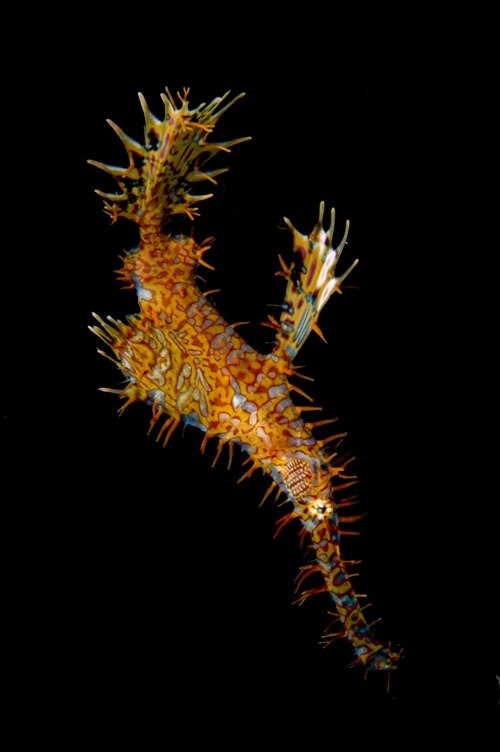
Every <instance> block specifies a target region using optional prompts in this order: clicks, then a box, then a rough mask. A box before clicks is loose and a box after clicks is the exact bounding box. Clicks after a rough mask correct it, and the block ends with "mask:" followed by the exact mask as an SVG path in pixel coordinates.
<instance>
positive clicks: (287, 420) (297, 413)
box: [89, 90, 399, 670]
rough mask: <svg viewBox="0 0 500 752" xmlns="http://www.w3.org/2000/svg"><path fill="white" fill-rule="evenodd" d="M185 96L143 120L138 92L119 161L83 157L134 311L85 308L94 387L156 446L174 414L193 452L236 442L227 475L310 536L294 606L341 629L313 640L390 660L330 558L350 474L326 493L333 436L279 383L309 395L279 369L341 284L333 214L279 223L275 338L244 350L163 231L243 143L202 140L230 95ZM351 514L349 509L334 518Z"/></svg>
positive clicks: (192, 253)
mask: <svg viewBox="0 0 500 752" xmlns="http://www.w3.org/2000/svg"><path fill="white" fill-rule="evenodd" d="M187 93H188V92H187V91H186V90H185V91H184V96H183V97H181V96H180V95H179V97H180V99H181V105H182V106H181V107H180V108H179V109H176V105H175V103H174V100H173V97H172V96H171V95H170V93H169V92H168V90H167V96H165V95H162V97H163V101H164V103H165V118H164V120H163V121H160V120H158V119H157V118H155V116H154V115H152V113H151V112H150V111H149V109H148V107H147V105H146V103H145V100H144V98H143V97H142V96H141V95H140V99H141V104H142V106H143V110H144V114H145V121H146V125H145V143H144V145H142V144H139V143H138V142H136V141H134V140H133V139H131V138H129V137H128V136H126V134H124V133H123V131H121V129H119V128H118V127H117V126H115V125H114V124H112V126H113V128H114V129H115V130H116V132H117V133H118V135H119V136H120V138H121V139H122V141H123V143H124V145H125V147H126V149H127V153H128V155H129V166H128V167H126V168H118V167H111V166H107V165H104V164H102V163H100V162H94V161H91V164H94V165H95V166H97V167H99V168H100V169H103V170H105V171H106V172H108V173H109V174H111V175H113V177H114V178H115V179H116V180H117V182H118V183H119V185H120V187H121V189H122V193H121V194H106V193H102V192H100V191H97V192H98V193H99V194H100V195H102V196H103V197H104V198H105V204H106V209H105V211H106V212H107V213H108V214H109V215H110V216H111V217H112V218H113V221H115V220H116V219H117V218H118V217H120V216H122V217H125V218H127V219H129V220H132V221H135V222H136V223H137V225H138V227H139V233H140V243H139V246H138V247H137V248H134V249H132V250H131V251H130V252H129V253H128V254H127V255H126V257H125V258H124V266H123V269H121V270H120V272H119V274H120V278H121V279H122V280H124V281H126V282H128V283H129V285H133V286H134V287H135V289H136V291H137V296H138V301H139V306H140V313H139V314H135V315H131V316H128V317H127V321H126V322H125V323H123V322H121V321H114V320H113V319H110V317H108V320H109V321H110V322H111V325H110V324H109V323H107V322H105V321H103V320H102V319H100V318H99V317H98V316H97V315H96V314H94V316H95V317H96V318H97V319H98V321H99V322H100V324H101V327H102V328H99V327H94V328H93V329H92V331H93V332H94V333H95V334H97V335H98V336H99V337H100V338H101V339H102V340H103V341H104V342H105V343H106V344H107V345H108V347H109V348H110V349H111V350H112V352H113V355H114V358H113V360H114V361H115V362H116V363H117V365H118V366H119V368H120V369H121V371H122V372H123V373H124V374H125V376H126V378H127V380H128V383H127V385H126V387H125V388H124V389H123V390H121V391H119V390H113V389H105V390H103V391H111V392H116V393H118V394H119V395H120V397H121V398H122V399H125V400H126V402H125V404H124V405H123V407H122V408H121V409H122V410H123V409H124V408H125V407H126V406H127V405H129V404H131V403H132V402H135V401H137V400H140V401H142V402H145V403H146V404H148V405H151V406H152V410H153V417H152V420H151V427H150V430H152V429H157V430H158V437H157V440H158V439H159V438H161V439H162V440H163V441H164V444H166V443H167V441H168V440H169V438H170V436H171V434H172V432H173V431H174V430H175V428H176V427H177V425H179V423H181V422H184V423H188V424H190V425H193V426H197V427H198V428H200V429H201V430H202V431H203V432H204V434H205V435H204V437H203V442H202V449H204V447H205V445H206V442H207V441H208V439H209V438H216V439H217V440H218V449H217V455H216V458H215V461H214V464H215V462H216V461H217V459H218V457H219V455H220V453H221V450H222V447H223V445H224V444H225V443H228V444H229V448H230V456H232V449H233V446H234V444H237V445H239V446H240V447H241V448H242V449H244V450H245V451H246V452H247V453H248V454H249V459H248V462H250V463H251V464H250V467H249V469H248V470H247V471H246V472H245V473H244V475H243V476H242V478H240V480H243V478H245V477H247V476H248V475H250V474H251V473H252V472H254V471H255V470H256V469H258V468H260V469H262V470H263V471H264V472H265V473H267V474H268V475H269V476H270V477H271V479H272V484H271V488H270V489H269V491H268V493H267V494H266V496H265V497H264V498H266V497H267V495H268V494H269V492H270V491H271V490H272V488H274V487H276V486H278V487H279V489H280V490H281V491H283V492H284V493H286V495H287V497H288V499H289V500H290V501H291V502H292V504H293V511H291V512H290V513H289V514H287V515H286V516H285V518H283V519H284V522H283V524H286V523H287V522H288V521H290V520H291V519H294V518H298V519H299V520H300V522H301V524H302V526H303V532H304V534H308V535H309V537H310V543H309V547H310V548H311V550H312V551H314V554H315V556H316V563H315V564H309V565H306V566H305V567H303V568H302V570H303V571H302V577H301V580H300V582H299V587H300V585H301V582H302V580H303V579H304V578H305V577H308V576H309V575H311V574H313V573H315V572H317V573H321V575H322V576H323V582H324V584H323V585H322V586H321V587H315V588H312V589H311V590H309V591H304V592H302V593H301V595H300V598H299V600H298V602H299V603H302V602H303V601H304V600H305V599H306V598H307V597H308V596H309V595H312V594H314V593H319V592H328V593H330V595H331V597H332V599H333V601H334V603H335V606H336V609H337V613H338V621H339V622H340V624H341V630H340V631H339V632H336V633H335V634H326V635H324V636H323V640H324V644H325V646H326V645H328V644H330V642H333V641H334V640H335V639H339V638H340V637H346V638H347V639H348V640H349V641H350V643H351V645H352V646H353V648H354V651H355V653H356V656H357V658H356V661H355V662H356V663H361V664H362V665H363V666H364V667H365V668H366V669H367V670H380V669H390V668H393V667H394V663H395V661H397V659H398V658H399V655H398V654H396V653H393V652H391V651H390V650H389V649H386V648H384V647H383V646H382V645H381V644H380V643H379V642H378V641H377V640H376V638H375V637H374V635H373V634H372V632H371V631H370V628H369V626H368V625H367V623H366V621H365V618H364V616H363V613H362V611H361V608H360V606H359V603H358V599H357V597H356V594H355V593H354V591H353V588H352V585H351V582H350V580H349V577H348V575H347V572H346V569H347V567H348V566H349V564H352V563H353V562H344V561H343V560H342V558H341V555H340V550H339V543H340V535H341V533H340V532H339V517H338V514H337V510H338V508H339V507H342V506H348V505H349V504H351V503H354V502H352V501H349V500H347V501H344V502H341V503H340V504H336V503H335V501H334V497H333V494H334V491H335V490H340V489H342V488H345V487H347V486H349V485H351V482H348V483H344V484H341V485H340V486H336V487H334V486H333V482H332V481H333V478H334V477H335V476H338V477H339V478H341V479H343V478H350V477H353V476H347V475H345V474H344V471H345V465H343V464H342V463H341V462H337V463H335V462H333V460H334V458H335V457H336V453H334V454H332V455H331V456H330V457H328V456H327V453H326V452H325V451H324V449H323V446H324V445H325V444H326V443H327V442H328V443H330V442H332V441H333V440H336V439H341V437H342V436H344V435H345V434H338V435H336V436H331V437H329V438H328V439H325V440H318V439H316V438H315V437H314V435H313V431H312V428H313V427H314V426H316V425H320V424H323V423H329V422H332V421H320V422H319V423H313V424H308V423H306V422H305V421H304V420H303V419H302V416H301V413H302V412H303V411H304V410H305V409H307V408H305V407H297V406H296V405H295V404H294V403H293V400H292V398H291V391H293V390H294V391H297V392H298V393H300V394H301V395H303V397H304V398H306V399H310V398H308V397H307V395H306V394H305V393H304V392H302V390H301V389H299V388H298V387H296V386H294V385H292V384H291V383H290V382H289V377H290V376H291V375H295V376H299V375H300V374H299V373H298V372H297V371H294V369H293V367H292V361H293V359H294V357H295V356H296V354H297V352H298V351H299V350H300V348H301V347H302V345H303V344H304V342H305V340H306V339H307V336H308V335H309V333H310V332H311V331H316V332H317V333H318V334H319V335H320V336H322V335H321V331H320V330H319V327H318V325H317V319H318V316H319V312H320V310H321V309H322V308H323V306H324V305H325V303H326V302H327V300H328V299H329V298H330V296H331V295H332V294H333V292H335V291H337V292H340V284H341V282H342V281H343V279H345V277H346V276H347V274H348V273H349V271H350V269H349V270H348V271H347V272H346V273H345V274H344V275H342V276H341V277H338V278H337V277H335V276H334V270H335V266H336V263H337V261H338V258H339V256H340V253H341V251H342V248H343V247H344V244H345V241H346V237H347V229H346V233H345V235H344V238H343V240H342V243H341V244H340V245H339V246H338V248H336V249H334V248H333V246H332V242H331V240H332V235H333V226H334V213H333V211H332V221H331V225H330V229H329V230H328V232H325V230H323V227H322V219H323V211H324V206H323V204H321V206H320V215H319V220H318V222H317V224H316V225H315V227H314V229H313V231H312V233H311V234H310V235H309V236H304V235H301V234H300V233H299V232H298V231H297V230H295V228H294V227H293V225H292V224H291V222H290V221H289V220H287V219H285V221H286V222H287V224H288V225H289V227H290V229H291V231H292V235H293V242H294V251H295V253H294V258H295V259H296V261H295V262H294V263H293V264H292V265H291V267H290V268H287V267H286V265H285V264H284V262H283V261H282V260H281V259H280V261H281V265H282V269H283V271H282V272H280V273H281V274H283V276H285V277H286V278H287V280H288V284H287V291H286V296H285V302H284V304H283V309H282V314H281V318H280V321H279V322H278V321H276V320H275V319H274V318H273V317H269V319H270V322H269V323H268V324H267V326H270V327H271V328H273V329H274V330H275V332H276V342H275V346H274V349H273V350H272V352H270V353H269V354H266V355H264V354H261V353H259V352H257V351H256V350H255V349H253V348H252V347H250V346H249V345H248V344H247V343H246V342H245V340H244V339H243V338H242V337H241V336H240V335H239V334H238V333H237V332H236V331H235V327H236V326H237V324H233V325H232V326H231V325H229V324H228V323H227V322H226V321H225V320H224V319H223V318H222V316H220V315H219V313H218V312H217V311H216V310H215V308H214V307H213V306H212V305H211V303H210V302H209V301H208V300H207V297H206V295H204V294H203V293H202V292H201V290H200V289H199V287H198V285H197V282H196V279H195V277H196V271H197V269H198V268H199V266H200V265H204V266H208V264H206V262H205V261H204V260H203V254H204V253H205V251H207V250H208V249H209V247H210V246H209V243H210V239H207V240H206V241H204V242H203V243H201V244H200V245H198V244H197V243H196V242H195V241H194V240H193V238H192V237H186V236H183V235H177V236H172V235H167V234H166V233H165V231H164V226H165V224H166V223H167V222H168V221H169V220H170V218H171V217H172V216H173V215H175V214H183V215H186V216H188V217H189V218H190V219H193V218H194V217H195V216H196V213H197V210H196V208H195V207H194V204H195V203H196V202H197V201H200V200H203V199H206V198H208V197H209V196H201V197H196V196H191V195H190V194H189V193H188V191H187V190H186V188H187V187H188V183H189V182H198V181H200V180H203V179H205V180H206V179H209V180H212V181H213V182H215V181H214V175H216V174H220V173H221V172H223V170H216V171H213V172H211V173H207V172H202V170H201V165H202V164H203V162H202V160H204V161H205V162H206V161H207V159H209V158H210V157H211V156H213V155H214V154H215V153H217V151H219V150H221V149H222V150H224V151H229V148H228V147H229V146H231V145H233V144H235V143H239V142H241V141H244V140H246V139H237V140H236V141H232V142H229V143H227V142H226V143H225V144H217V143H214V142H208V141H207V138H208V136H209V135H210V134H211V133H212V131H213V128H214V126H215V123H216V121H217V120H218V118H219V117H220V115H221V114H222V112H223V111H224V110H225V109H227V107H229V106H230V104H232V102H231V103H230V104H229V105H226V107H225V108H224V109H223V110H218V111H217V107H218V105H219V104H220V103H221V102H222V100H223V99H224V97H223V98H217V99H215V100H213V102H211V103H210V104H209V105H208V106H205V105H201V106H200V107H198V108H197V109H196V110H189V107H188V101H187ZM240 96H242V95H240ZM236 99H239V97H237V98H236ZM233 101H236V100H233ZM89 161H90V160H89ZM110 201H111V203H109V202H110ZM355 263H356V262H355ZM353 266H354V264H353ZM351 268H352V267H351ZM108 357H109V356H108ZM162 418H163V421H162V420H161V419H162ZM339 443H340V442H339ZM356 519H359V516H358V517H344V518H340V521H341V522H342V520H344V522H345V523H349V522H353V521H355V520H356Z"/></svg>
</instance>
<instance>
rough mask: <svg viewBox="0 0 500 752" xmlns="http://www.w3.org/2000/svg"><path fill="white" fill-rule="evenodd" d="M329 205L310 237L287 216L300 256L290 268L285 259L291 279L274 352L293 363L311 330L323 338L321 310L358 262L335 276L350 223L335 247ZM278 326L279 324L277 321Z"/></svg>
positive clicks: (294, 246)
mask: <svg viewBox="0 0 500 752" xmlns="http://www.w3.org/2000/svg"><path fill="white" fill-rule="evenodd" d="M324 210H325V204H324V202H323V201H322V202H321V203H320V205H319V219H318V222H317V223H316V225H315V226H314V228H313V231H312V232H311V234H310V235H309V236H306V235H301V233H300V232H298V231H297V230H296V229H295V227H294V226H293V225H292V223H291V222H290V220H289V219H287V218H286V217H283V219H284V220H285V222H286V223H287V225H288V226H289V227H290V229H291V231H292V233H293V250H294V252H295V253H300V256H299V257H296V260H295V261H294V262H293V263H292V265H291V267H290V269H287V267H286V266H285V264H284V262H283V261H282V260H281V258H280V260H281V263H282V266H283V268H284V269H285V271H284V272H278V274H280V273H281V274H283V276H286V277H287V279H288V285H287V288H286V295H285V301H284V303H283V311H282V314H281V318H280V326H279V327H278V326H276V327H275V328H276V329H278V334H277V337H276V340H277V343H276V346H275V348H274V353H275V354H276V355H278V357H281V358H284V359H285V360H287V361H292V360H293V359H294V358H295V356H296V355H297V353H298V351H299V350H300V348H301V347H302V345H303V344H304V342H305V341H306V339H307V337H308V336H309V334H310V332H311V330H314V331H316V332H317V333H318V334H319V335H320V336H321V337H322V338H323V339H324V337H323V335H322V334H321V330H320V329H319V327H318V326H317V323H316V322H317V320H318V317H319V314H320V311H321V309H322V308H323V306H324V305H325V303H326V302H327V300H328V299H329V298H330V296H331V295H333V293H334V292H335V291H337V292H340V285H341V284H342V282H343V281H344V279H345V278H346V277H347V275H348V274H349V273H350V272H351V271H352V270H353V269H354V267H355V266H356V264H357V263H358V259H356V261H355V262H354V263H353V264H352V265H351V266H350V267H349V269H348V270H347V271H346V272H345V273H344V274H342V276H341V277H335V276H334V271H335V267H336V265H337V262H338V260H339V258H340V254H341V253H342V249H343V248H344V245H345V243H346V240H347V233H348V232H349V222H347V223H346V230H345V233H344V237H343V238H342V242H341V243H340V245H339V246H338V247H337V248H333V247H332V238H333V228H334V226H335V209H332V218H331V223H330V228H329V229H328V231H327V232H325V230H324V229H323V213H324ZM275 323H276V322H275Z"/></svg>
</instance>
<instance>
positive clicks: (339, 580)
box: [296, 503, 400, 672]
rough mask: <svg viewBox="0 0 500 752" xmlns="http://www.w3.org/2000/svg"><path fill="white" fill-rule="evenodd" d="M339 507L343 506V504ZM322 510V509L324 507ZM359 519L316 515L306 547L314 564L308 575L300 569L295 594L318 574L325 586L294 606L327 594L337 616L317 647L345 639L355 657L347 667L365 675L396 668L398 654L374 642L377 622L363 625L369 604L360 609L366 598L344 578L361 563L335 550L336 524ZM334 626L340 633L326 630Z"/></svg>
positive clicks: (308, 569)
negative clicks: (359, 669)
mask: <svg viewBox="0 0 500 752" xmlns="http://www.w3.org/2000/svg"><path fill="white" fill-rule="evenodd" d="M338 506H342V503H341V504H339V505H338ZM321 509H322V510H324V509H325V504H324V503H323V504H322V506H321ZM327 511H328V510H327ZM362 517H364V515H354V516H349V517H345V516H344V517H339V518H337V515H336V514H330V515H326V514H323V515H318V521H317V526H316V527H315V529H314V530H312V531H311V545H310V546H309V548H310V549H311V550H312V551H314V552H315V554H316V556H317V557H318V558H317V559H316V563H313V564H310V565H307V572H306V573H305V574H304V570H305V569H306V567H302V568H301V571H300V581H299V583H298V585H297V590H296V592H297V591H298V590H299V588H300V586H301V584H302V582H303V580H304V579H305V578H306V577H308V576H309V575H311V574H313V573H315V572H320V573H321V574H322V575H323V578H324V585H322V586H319V587H315V588H312V589H310V590H306V591H302V592H301V594H300V598H299V599H298V601H296V602H297V603H299V604H300V605H301V604H302V603H304V601H305V600H306V599H307V598H308V597H309V596H311V595H316V594H317V593H325V592H326V593H329V594H330V596H331V598H332V600H333V602H334V604H335V607H336V610H337V615H336V618H335V619H334V620H333V622H330V624H329V625H328V627H327V629H326V630H325V634H324V635H323V637H322V641H321V642H320V645H322V646H323V647H328V645H330V644H331V643H332V642H335V641H336V640H340V639H342V638H345V639H347V640H348V641H349V642H350V643H351V645H352V648H353V649H354V652H355V654H356V660H355V661H354V662H353V663H352V664H349V665H350V666H355V665H358V664H359V665H361V666H363V667H364V668H365V669H366V671H367V672H368V671H385V670H391V669H394V668H397V666H396V662H397V661H398V660H399V658H400V653H394V652H392V651H391V650H390V647H389V648H385V647H384V646H383V645H382V644H381V643H380V642H379V641H378V640H377V638H376V637H375V635H374V634H373V632H372V631H371V629H370V627H371V626H372V625H373V624H375V623H376V622H377V621H379V619H376V620H375V621H373V622H371V623H369V624H368V623H367V622H366V619H365V617H364V614H363V611H364V609H366V608H368V606H370V605H371V604H368V605H367V606H364V607H363V608H362V607H361V606H360V605H359V600H358V599H359V598H366V595H365V594H364V593H355V592H354V589H353V587H352V584H351V581H350V579H349V575H348V574H347V570H348V569H349V568H350V567H352V566H354V565H356V564H360V563H361V562H359V561H343V560H342V558H341V556H340V552H339V549H338V542H339V540H340V535H345V534H346V531H339V529H338V523H340V524H342V525H345V524H346V523H350V522H355V521H357V520H359V519H361V518H362ZM337 519H338V522H337ZM350 576H351V577H353V576H355V575H352V574H351V575H350ZM330 613H331V612H330ZM334 615H335V614H334ZM335 622H340V626H341V630H340V631H338V632H333V633H332V632H330V631H329V629H330V627H331V626H332V624H334V623H335Z"/></svg>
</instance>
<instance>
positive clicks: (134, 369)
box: [89, 313, 178, 422]
mask: <svg viewBox="0 0 500 752" xmlns="http://www.w3.org/2000/svg"><path fill="white" fill-rule="evenodd" d="M92 316H93V317H94V318H95V319H97V321H98V322H99V323H100V325H101V327H102V328H99V327H98V326H93V327H92V326H89V329H90V331H91V332H92V333H93V334H96V335H97V336H98V337H99V338H100V339H101V340H102V341H103V342H104V343H105V345H107V347H109V348H110V350H111V351H112V353H113V356H114V357H112V356H110V355H108V354H107V353H105V352H103V351H102V350H100V349H98V350H97V351H98V353H99V354H100V355H103V356H104V357H105V358H108V360H110V361H111V362H112V363H114V364H115V365H116V366H117V367H118V368H119V369H120V371H121V372H122V373H123V375H124V376H125V378H126V379H127V384H126V385H125V387H124V388H123V389H121V390H120V389H107V388H101V389H100V390H99V391H101V392H111V393H112V394H118V395H119V396H120V399H124V400H126V401H125V404H124V405H122V406H121V407H120V408H119V410H118V412H119V413H120V414H122V413H123V411H124V410H125V408H126V407H128V406H129V405H131V404H132V403H133V402H137V401H139V400H140V401H141V402H148V403H149V402H150V400H151V397H150V394H151V393H152V392H153V391H154V389H155V387H156V386H157V381H158V380H160V379H162V378H163V376H162V373H163V371H164V369H165V368H166V365H167V363H166V362H165V360H166V358H165V357H163V358H162V356H161V352H160V359H159V364H158V363H157V358H158V355H157V354H155V353H154V352H153V351H152V350H151V348H150V347H149V346H148V335H149V333H151V331H152V330H151V324H150V322H149V321H147V320H144V318H143V317H142V316H141V315H140V314H135V315H131V316H127V323H126V324H124V323H123V322H122V321H120V320H118V321H115V319H113V318H111V316H107V317H106V318H107V319H108V321H110V322H111V324H112V326H110V324H108V323H106V322H105V321H104V320H103V319H101V317H100V316H98V315H97V314H96V313H92ZM162 369H163V370H162ZM152 379H156V380H157V381H153V380H152ZM162 395H163V398H162V403H161V406H160V405H159V406H155V410H153V417H154V416H155V413H156V407H160V408H161V410H162V411H163V412H164V413H166V414H167V415H170V414H173V415H174V416H175V417H178V416H177V410H176V408H175V401H174V400H172V399H170V398H169V397H168V395H166V394H163V392H162ZM159 417H160V414H158V416H157V419H158V418H159ZM155 422H156V421H155Z"/></svg>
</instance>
